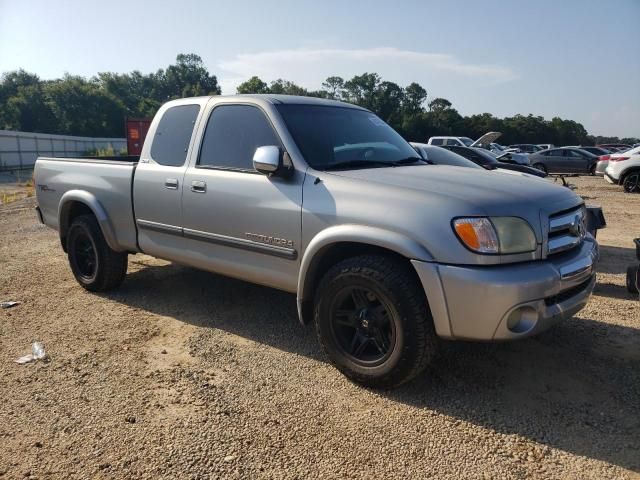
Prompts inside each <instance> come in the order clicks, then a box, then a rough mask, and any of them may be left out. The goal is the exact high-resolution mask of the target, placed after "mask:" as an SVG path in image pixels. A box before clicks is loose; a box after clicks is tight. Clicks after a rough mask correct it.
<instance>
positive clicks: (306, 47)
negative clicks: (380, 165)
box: [0, 0, 640, 137]
mask: <svg viewBox="0 0 640 480" xmlns="http://www.w3.org/2000/svg"><path fill="white" fill-rule="evenodd" d="M178 53H197V54H198V55H200V56H201V57H202V58H203V60H204V62H205V64H206V66H207V67H208V69H209V71H210V72H211V73H213V74H215V75H216V76H217V77H218V80H219V81H220V83H221V85H222V87H223V93H228V94H231V93H234V92H235V86H236V85H237V84H238V83H240V82H242V81H243V80H245V79H246V78H248V77H250V76H252V75H258V76H260V77H261V78H263V79H264V80H267V81H270V80H274V79H276V78H279V77H281V78H285V79H288V80H292V81H294V82H296V83H299V84H301V85H303V86H305V87H308V88H317V87H319V86H320V83H321V82H322V81H323V80H324V79H325V78H326V77H328V76H330V75H340V76H342V77H344V78H350V77H351V76H353V75H355V74H359V73H362V72H365V71H367V72H377V73H379V74H380V75H381V76H382V77H383V78H384V79H385V80H391V81H394V82H397V83H399V84H401V85H403V86H404V85H407V84H409V83H410V82H412V81H416V82H418V83H420V84H421V85H422V86H424V87H425V88H426V89H427V91H428V92H429V96H430V97H431V98H434V97H445V98H448V99H449V100H451V101H452V102H453V104H454V107H456V108H457V109H458V110H459V111H460V112H461V113H463V114H472V113H482V112H490V113H492V114H494V115H497V116H506V115H513V114H516V113H522V114H528V113H533V114H535V115H543V116H544V117H547V118H551V117H553V116H556V115H558V116H561V117H563V118H571V119H574V120H577V121H579V122H581V123H582V124H583V125H585V127H586V128H587V130H588V131H589V132H590V133H593V134H600V135H618V136H629V135H633V136H636V137H640V0H601V1H592V0H562V1H561V0H555V1H551V0H535V1H534V0H530V1H524V0H512V1H508V0H502V1H498V0H483V1H472V0H467V1H459V0H451V1H447V2H444V1H441V0H440V1H427V0H423V1H402V0H396V1H389V0H386V1H378V0H369V1H356V0H352V1H347V0H342V1H334V0H323V1H322V2H319V1H315V2H314V1H306V0H297V1H293V0H291V1H290V0H283V1H277V2H276V1H272V2H268V1H264V0H260V1H259V0H234V1H227V0H220V1H210V2H209V1H205V0H202V1H190V0H182V1H180V2H178V1H175V0H173V1H170V2H169V1H154V2H151V1H148V2H145V1H132V0H126V1H121V0H109V1H108V2H106V1H101V2H98V1H92V0H84V1H63V0H57V1H51V0H49V1H41V0H29V1H26V0H0V72H3V71H7V70H13V69H17V68H24V69H26V70H28V71H31V72H34V73H37V74H38V75H40V76H41V77H42V78H47V79H48V78H55V77H59V76H61V75H62V74H64V72H69V73H72V74H80V75H85V76H92V75H94V74H96V73H97V72H100V71H117V72H128V71H131V70H140V71H142V72H150V71H155V70H157V69H158V68H164V67H166V66H167V65H169V64H170V63H173V61H174V60H175V56H176V54H178ZM461 134H464V132H461Z"/></svg>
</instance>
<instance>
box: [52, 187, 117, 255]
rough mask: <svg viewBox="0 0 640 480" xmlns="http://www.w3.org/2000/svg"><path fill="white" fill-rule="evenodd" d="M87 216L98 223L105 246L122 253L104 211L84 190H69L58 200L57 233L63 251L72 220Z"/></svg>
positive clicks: (92, 196)
mask: <svg viewBox="0 0 640 480" xmlns="http://www.w3.org/2000/svg"><path fill="white" fill-rule="evenodd" d="M88 214H91V215H93V216H94V217H95V218H96V220H97V221H98V225H99V226H100V230H101V231H102V235H104V239H105V241H106V242H107V245H109V247H110V248H111V249H112V250H114V251H116V252H122V251H123V250H122V249H121V248H120V247H119V246H118V242H117V241H116V236H115V231H114V229H113V226H112V225H111V222H110V221H109V217H108V216H107V212H106V210H105V209H104V207H103V206H102V204H101V203H100V201H99V200H98V199H97V198H96V197H95V195H93V194H92V193H89V192H87V191H84V190H69V191H68V192H66V193H65V194H64V195H63V196H62V198H61V199H60V206H59V207H58V233H59V235H60V243H62V248H63V249H64V251H65V252H66V251H67V245H66V243H67V242H66V239H67V232H68V231H69V227H70V226H71V223H72V222H73V219H74V218H76V217H78V216H79V215H88Z"/></svg>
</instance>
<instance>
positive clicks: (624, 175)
mask: <svg viewBox="0 0 640 480" xmlns="http://www.w3.org/2000/svg"><path fill="white" fill-rule="evenodd" d="M632 173H640V165H634V166H632V167H629V168H627V169H626V170H624V171H623V172H622V173H621V174H620V181H619V185H624V181H625V180H626V179H627V177H628V176H629V175H630V174H632Z"/></svg>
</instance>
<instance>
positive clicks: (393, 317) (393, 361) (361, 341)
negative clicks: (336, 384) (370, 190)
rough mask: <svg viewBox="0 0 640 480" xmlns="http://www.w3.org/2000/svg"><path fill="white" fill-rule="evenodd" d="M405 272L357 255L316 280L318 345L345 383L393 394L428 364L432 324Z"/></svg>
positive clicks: (391, 261)
mask: <svg viewBox="0 0 640 480" xmlns="http://www.w3.org/2000/svg"><path fill="white" fill-rule="evenodd" d="M410 268H411V267H410V266H409V265H407V264H405V263H404V262H402V261H400V260H397V259H395V258H391V257H385V256H380V255H363V256H359V257H354V258H350V259H347V260H344V261H343V262H341V263H339V264H337V265H335V266H334V267H332V268H331V269H330V270H329V271H328V272H327V274H326V275H325V276H324V278H323V279H322V281H321V284H320V287H319V289H318V294H317V296H316V303H315V324H316V332H317V334H318V340H319V342H320V344H321V346H322V348H323V350H324V351H325V353H326V354H327V356H328V357H329V359H330V361H331V363H332V364H333V365H334V366H335V367H336V368H337V369H338V370H340V371H341V372H342V373H343V374H344V375H346V376H347V377H349V378H350V379H351V380H353V381H355V382H358V383H360V384H362V385H365V386H369V387H374V388H393V387H396V386H398V385H400V384H402V383H404V382H407V381H409V380H411V379H412V378H414V377H415V376H416V375H418V374H419V373H420V372H421V371H422V370H424V368H425V367H426V366H427V365H428V364H429V362H430V361H431V359H432V358H433V355H434V353H435V349H436V344H437V338H436V334H435V329H434V326H433V320H432V317H431V313H430V312H429V308H428V305H427V301H426V297H425V295H424V292H423V290H422V288H421V287H420V284H419V280H418V279H417V277H416V276H415V273H414V272H413V271H412V270H411V269H410Z"/></svg>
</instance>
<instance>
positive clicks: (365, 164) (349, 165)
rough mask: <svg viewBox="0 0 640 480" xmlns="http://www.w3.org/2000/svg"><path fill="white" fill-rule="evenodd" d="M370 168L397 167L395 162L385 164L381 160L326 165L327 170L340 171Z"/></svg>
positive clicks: (346, 161) (351, 161)
mask: <svg viewBox="0 0 640 480" xmlns="http://www.w3.org/2000/svg"><path fill="white" fill-rule="evenodd" d="M368 167H395V164H394V163H393V162H383V161H380V160H345V161H344V162H336V163H330V164H329V165H325V167H324V169H325V170H339V169H341V168H346V169H348V168H368Z"/></svg>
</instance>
